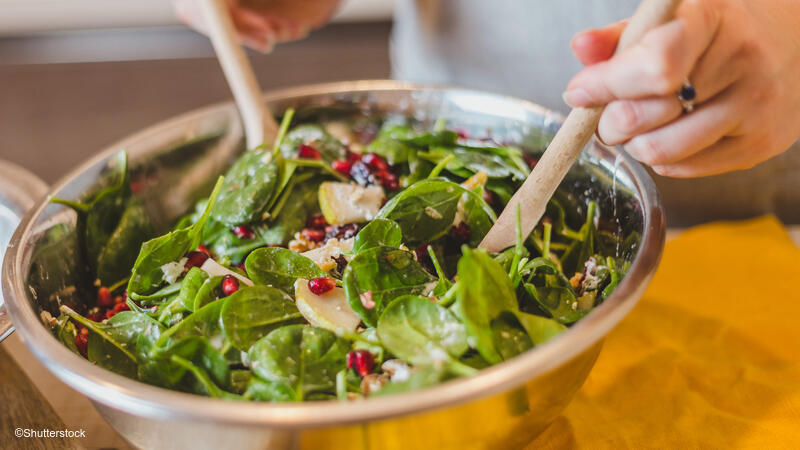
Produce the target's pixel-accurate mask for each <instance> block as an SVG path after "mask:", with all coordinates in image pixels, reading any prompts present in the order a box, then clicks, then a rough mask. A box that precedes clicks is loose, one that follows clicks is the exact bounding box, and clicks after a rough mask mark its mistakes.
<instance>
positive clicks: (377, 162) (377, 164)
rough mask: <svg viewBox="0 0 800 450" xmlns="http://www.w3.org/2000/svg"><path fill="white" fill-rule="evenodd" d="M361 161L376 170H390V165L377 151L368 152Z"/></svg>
mask: <svg viewBox="0 0 800 450" xmlns="http://www.w3.org/2000/svg"><path fill="white" fill-rule="evenodd" d="M361 161H364V163H365V164H366V165H368V166H370V167H372V168H373V169H375V170H379V171H383V170H389V165H388V164H386V161H384V160H383V158H381V157H380V156H378V154H377V153H367V154H366V155H364V156H362V157H361Z"/></svg>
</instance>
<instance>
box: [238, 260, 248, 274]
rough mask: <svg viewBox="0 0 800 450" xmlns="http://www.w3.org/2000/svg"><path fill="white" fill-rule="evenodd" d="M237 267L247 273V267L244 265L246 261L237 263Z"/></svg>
mask: <svg viewBox="0 0 800 450" xmlns="http://www.w3.org/2000/svg"><path fill="white" fill-rule="evenodd" d="M236 268H237V269H239V270H241V271H242V272H244V273H245V274H247V267H245V266H244V263H243V262H241V263H239V264H237V265H236Z"/></svg>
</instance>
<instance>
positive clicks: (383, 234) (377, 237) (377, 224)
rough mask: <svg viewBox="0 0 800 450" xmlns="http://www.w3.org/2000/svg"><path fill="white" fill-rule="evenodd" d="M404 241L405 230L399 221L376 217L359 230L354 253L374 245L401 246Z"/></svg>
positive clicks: (354, 243) (354, 244)
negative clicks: (398, 223) (401, 227)
mask: <svg viewBox="0 0 800 450" xmlns="http://www.w3.org/2000/svg"><path fill="white" fill-rule="evenodd" d="M402 243H403V231H402V230H401V229H400V226H399V225H397V222H395V221H393V220H387V219H375V220H373V221H371V222H370V223H368V224H367V226H365V227H364V228H362V229H361V231H359V232H358V234H357V235H356V238H355V240H354V242H353V254H354V255H355V254H358V253H359V252H361V251H363V250H366V249H368V248H372V247H378V246H384V247H395V248H399V247H400V244H402Z"/></svg>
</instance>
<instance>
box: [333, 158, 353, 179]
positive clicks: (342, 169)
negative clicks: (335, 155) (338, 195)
mask: <svg viewBox="0 0 800 450" xmlns="http://www.w3.org/2000/svg"><path fill="white" fill-rule="evenodd" d="M331 167H333V170H335V171H337V172H339V173H341V174H342V175H344V176H350V169H351V168H352V167H353V163H351V162H350V161H346V160H336V161H333V162H332V163H331Z"/></svg>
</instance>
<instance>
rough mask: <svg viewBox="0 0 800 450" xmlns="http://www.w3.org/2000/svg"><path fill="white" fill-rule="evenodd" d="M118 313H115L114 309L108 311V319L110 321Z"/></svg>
mask: <svg viewBox="0 0 800 450" xmlns="http://www.w3.org/2000/svg"><path fill="white" fill-rule="evenodd" d="M117 313H119V311H114V310H113V309H109V310H108V311H106V319H110V318H112V317H114V316H116V315H117Z"/></svg>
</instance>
